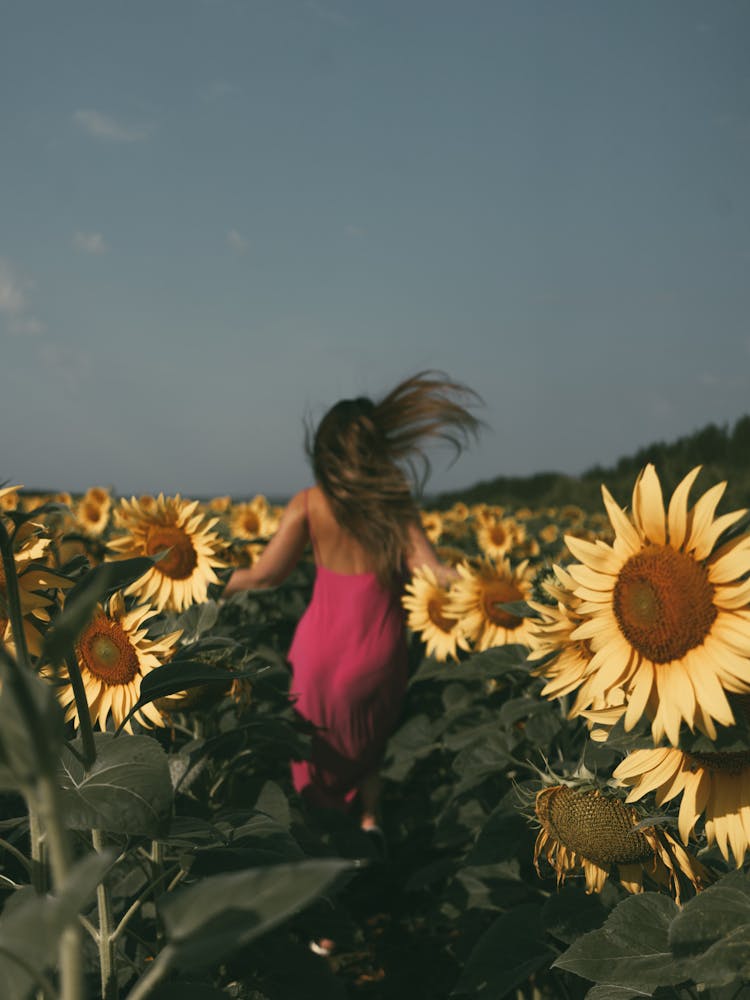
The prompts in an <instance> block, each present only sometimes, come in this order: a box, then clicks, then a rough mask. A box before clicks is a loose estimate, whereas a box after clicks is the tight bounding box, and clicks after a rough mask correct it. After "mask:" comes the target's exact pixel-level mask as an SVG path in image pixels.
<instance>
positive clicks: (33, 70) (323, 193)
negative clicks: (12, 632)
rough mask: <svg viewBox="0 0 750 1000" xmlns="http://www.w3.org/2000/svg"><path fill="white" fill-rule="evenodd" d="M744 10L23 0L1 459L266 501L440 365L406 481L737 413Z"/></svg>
mask: <svg viewBox="0 0 750 1000" xmlns="http://www.w3.org/2000/svg"><path fill="white" fill-rule="evenodd" d="M749 40H750V5H748V4H747V3H744V2H732V3H730V2H726V0H715V2H711V3H707V2H702V3H693V2H690V0H633V2H624V0H623V2H613V0H612V2H609V0H591V2H581V0H564V2H560V0H549V2H537V0H508V2H502V0H465V2H458V0H451V2H448V0H358V2H355V0H128V2H127V3H126V2H124V0H122V2H114V0H110V2H105V0H86V2H84V0H65V2H64V3H60V2H59V0H24V2H20V0H18V2H15V3H10V4H7V5H5V6H4V10H3V31H2V35H1V36H0V134H1V135H2V149H3V152H2V157H1V158H0V178H1V179H2V184H1V185H0V344H1V346H2V355H1V356H2V363H0V421H1V426H2V448H1V450H0V455H1V456H2V461H0V481H2V480H7V481H9V482H14V483H17V482H21V483H24V484H26V486H28V487H39V488H54V489H69V490H79V489H82V488H84V487H86V486H88V485H92V484H105V485H111V486H113V487H114V488H115V490H116V491H117V492H119V493H122V494H130V493H136V494H137V493H141V492H147V491H148V492H157V491H159V490H163V491H164V492H167V493H174V492H177V491H180V492H182V493H183V494H184V495H188V496H189V495H196V496H197V495H214V494H224V493H231V494H233V495H235V496H241V495H247V494H250V495H252V494H253V493H256V492H264V493H269V494H272V495H280V494H287V493H289V492H291V491H294V490H296V489H299V488H302V487H303V486H306V485H307V484H308V483H309V481H310V474H309V470H308V467H307V465H306V462H305V458H304V453H303V448H302V439H303V434H302V428H303V420H304V418H305V417H306V416H307V415H310V416H311V417H312V418H313V419H314V418H315V417H319V416H320V415H322V413H323V412H324V410H325V409H326V407H327V406H328V405H330V403H332V402H334V401H335V400H336V399H338V398H340V397H342V396H351V395H358V394H360V393H367V394H371V395H378V394H380V393H383V392H385V391H387V390H388V389H389V388H391V386H392V385H393V384H395V383H396V382H397V381H398V380H399V379H400V378H402V377H403V376H405V375H408V374H411V373H413V372H414V371H417V370H419V369H423V368H438V369H442V370H445V371H447V372H449V373H450V374H451V375H452V376H453V377H455V378H457V379H459V380H462V381H464V382H466V383H468V384H469V385H471V386H472V387H474V388H475V389H476V390H477V391H478V392H479V393H480V394H481V395H482V397H483V398H484V400H485V402H486V406H485V408H484V411H483V416H484V418H485V419H486V421H487V422H488V424H489V425H490V429H489V430H488V431H487V432H486V433H485V434H484V435H483V437H482V439H481V441H480V443H479V444H478V445H476V446H475V447H473V448H472V449H471V451H470V452H468V453H467V454H465V455H464V456H462V458H461V459H460V460H459V461H458V462H457V463H456V464H455V465H454V466H453V467H451V468H448V467H447V465H448V460H447V456H446V457H443V456H441V455H438V456H437V457H436V458H435V461H434V466H435V472H434V475H433V478H432V481H431V484H430V487H431V488H432V489H435V490H438V489H448V488H451V489H455V488H460V487H461V486H464V485H470V484H471V483H473V482H475V481H476V480H478V479H480V478H491V477H493V476H495V475H499V474H502V473H505V474H511V475H515V474H518V475H522V474H526V473H530V472H535V471H539V470H543V469H544V470H547V469H555V470H559V471H563V472H568V473H577V472H581V471H583V470H584V469H586V468H588V467H590V466H592V465H594V464H596V463H599V464H603V465H606V464H609V463H612V462H614V461H615V460H616V459H617V458H618V457H619V456H620V455H622V454H625V453H628V452H632V451H633V450H634V449H636V448H638V447H639V446H642V445H645V444H647V443H649V442H651V441H653V440H669V439H672V438H674V437H677V436H679V435H680V434H684V433H688V432H690V431H691V430H694V429H696V428H697V427H700V426H702V425H703V424H705V423H707V422H709V421H714V422H716V423H719V424H725V423H728V424H732V423H733V422H734V421H735V420H736V419H737V418H738V417H739V416H741V415H742V414H744V413H747V412H750V325H749V323H748V316H749V315H750V225H749V223H750V187H749V186H748V183H747V178H748V177H749V176H750V60H748V59H747V50H748V41H749Z"/></svg>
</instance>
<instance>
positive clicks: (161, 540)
mask: <svg viewBox="0 0 750 1000" xmlns="http://www.w3.org/2000/svg"><path fill="white" fill-rule="evenodd" d="M163 549H170V550H171V551H169V552H168V553H167V554H166V555H165V556H164V558H163V559H160V560H159V562H158V563H157V564H156V569H157V570H158V571H159V572H160V573H163V574H164V576H168V577H170V578H171V579H172V580H186V579H187V578H188V577H189V576H190V575H191V574H192V572H193V570H194V569H195V567H196V565H197V564H198V557H197V555H196V554H195V549H194V548H193V543H192V542H191V541H190V538H189V537H188V535H186V534H185V532H184V531H183V530H182V528H177V527H172V526H170V525H161V524H157V525H154V526H153V527H151V528H149V530H148V534H147V535H146V554H147V555H149V556H153V555H156V553H157V552H161V551H162V550H163Z"/></svg>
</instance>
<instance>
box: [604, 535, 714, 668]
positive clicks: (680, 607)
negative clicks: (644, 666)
mask: <svg viewBox="0 0 750 1000" xmlns="http://www.w3.org/2000/svg"><path fill="white" fill-rule="evenodd" d="M713 595H714V589H713V587H712V586H711V584H710V583H709V581H708V573H707V572H706V569H705V567H704V566H703V565H701V563H699V562H696V560H695V559H693V558H692V557H691V556H689V555H686V554H685V553H684V552H678V551H677V550H676V549H673V548H670V546H668V545H649V546H647V547H646V548H645V549H643V550H642V551H641V552H638V553H637V554H636V555H634V556H631V557H630V559H628V561H627V562H626V563H625V565H624V566H623V567H622V569H621V570H620V573H619V576H618V578H617V583H616V584H615V588H614V594H613V609H614V613H615V618H616V619H617V623H618V625H619V626H620V631H621V632H622V634H623V635H624V636H625V638H626V639H627V640H628V642H629V643H630V645H631V646H633V647H634V648H635V649H636V650H637V651H638V652H639V653H641V655H643V656H645V657H646V659H648V660H651V662H652V663H669V662H670V661H671V660H679V659H680V658H681V657H683V656H684V655H685V653H687V652H688V651H689V650H691V649H694V648H695V647H696V646H700V645H701V643H702V642H703V640H704V639H705V638H706V636H707V635H708V633H709V632H710V630H711V625H712V624H713V622H714V619H715V618H716V614H717V611H716V607H715V605H714V603H713Z"/></svg>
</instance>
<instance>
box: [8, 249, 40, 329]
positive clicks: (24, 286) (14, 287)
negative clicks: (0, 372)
mask: <svg viewBox="0 0 750 1000" xmlns="http://www.w3.org/2000/svg"><path fill="white" fill-rule="evenodd" d="M32 287H33V284H32V282H31V281H29V280H28V279H24V278H20V277H19V276H18V274H17V273H16V271H15V268H14V267H13V265H12V264H11V262H10V261H9V260H6V259H5V258H3V257H0V314H2V315H4V316H5V318H6V322H5V329H6V332H7V333H9V334H10V336H11V337H34V336H36V335H37V334H39V333H43V332H44V330H45V326H44V324H43V323H42V322H41V321H40V320H38V319H37V318H36V316H33V315H32V314H31V313H30V312H29V299H28V294H27V293H28V291H29V289H31V288H32Z"/></svg>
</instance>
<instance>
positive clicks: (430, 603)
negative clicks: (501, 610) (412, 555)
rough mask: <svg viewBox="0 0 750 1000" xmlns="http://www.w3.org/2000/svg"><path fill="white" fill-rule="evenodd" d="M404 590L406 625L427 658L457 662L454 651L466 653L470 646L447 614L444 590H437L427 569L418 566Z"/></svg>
mask: <svg viewBox="0 0 750 1000" xmlns="http://www.w3.org/2000/svg"><path fill="white" fill-rule="evenodd" d="M405 589H406V593H405V594H404V596H403V597H402V598H401V603H402V604H403V606H404V607H405V608H406V610H407V611H408V612H409V614H408V617H407V625H408V627H409V628H410V629H411V631H412V632H417V633H419V635H420V637H421V638H422V641H423V642H424V643H425V644H426V648H427V655H428V656H434V657H435V659H436V660H439V661H441V662H444V661H445V660H447V659H448V658H450V659H453V660H458V653H457V650H458V649H463V650H468V648H469V644H468V642H467V641H466V638H465V637H464V635H463V632H462V630H461V627H460V626H459V624H458V622H457V621H456V619H455V618H453V617H451V616H450V615H449V614H448V613H447V611H446V605H447V603H448V590H447V588H445V587H441V586H440V584H439V583H438V582H437V579H436V577H435V574H434V573H433V571H432V570H431V569H430V567H429V566H420V567H418V568H417V569H416V570H415V571H414V574H413V575H412V578H411V580H410V581H409V583H407V585H406V588H405Z"/></svg>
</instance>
